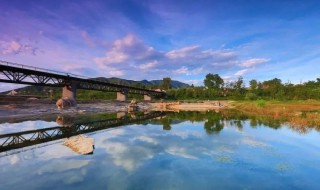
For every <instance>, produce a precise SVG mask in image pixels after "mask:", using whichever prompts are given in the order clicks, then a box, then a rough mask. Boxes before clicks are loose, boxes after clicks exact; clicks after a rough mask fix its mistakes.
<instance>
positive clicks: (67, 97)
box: [56, 82, 77, 108]
mask: <svg viewBox="0 0 320 190" xmlns="http://www.w3.org/2000/svg"><path fill="white" fill-rule="evenodd" d="M76 95H77V82H69V83H68V84H66V85H65V86H64V87H63V88H62V98H61V99H59V100H58V101H57V103H56V105H57V106H58V108H64V107H73V106H77V101H76Z"/></svg>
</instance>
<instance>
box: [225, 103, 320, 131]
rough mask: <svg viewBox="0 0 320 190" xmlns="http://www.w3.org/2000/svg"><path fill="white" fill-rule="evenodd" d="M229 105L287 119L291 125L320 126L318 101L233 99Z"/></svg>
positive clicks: (252, 112)
mask: <svg viewBox="0 0 320 190" xmlns="http://www.w3.org/2000/svg"><path fill="white" fill-rule="evenodd" d="M230 107H232V108H234V109H237V110H239V111H241V112H243V113H246V114H248V115H253V116H257V117H267V118H273V119H278V120H284V121H287V122H288V124H290V125H291V126H293V127H296V128H300V129H301V130H304V129H303V128H305V127H320V101H316V100H306V101H286V102H285V101H283V102H282V101H263V100H258V101H234V102H231V103H230Z"/></svg>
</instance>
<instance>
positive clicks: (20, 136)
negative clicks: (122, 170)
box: [0, 112, 165, 152]
mask: <svg viewBox="0 0 320 190" xmlns="http://www.w3.org/2000/svg"><path fill="white" fill-rule="evenodd" d="M164 115H165V113H164V112H150V113H147V114H143V115H141V114H137V115H133V117H126V116H124V117H121V118H118V119H105V120H97V121H87V122H79V123H77V122H76V123H72V122H70V121H68V122H66V123H65V122H63V121H62V119H63V118H61V117H58V118H57V122H58V123H59V124H62V126H57V127H49V128H44V129H37V130H29V131H23V132H16V133H9V134H1V135H0V152H5V151H9V150H13V149H18V148H23V147H28V146H32V145H37V144H41V143H46V142H50V141H55V140H59V139H63V138H68V137H72V136H75V135H79V134H84V133H91V132H95V131H100V130H104V129H108V128H115V127H118V126H123V125H127V124H132V123H136V122H141V121H145V120H148V119H153V118H156V117H162V116H164Z"/></svg>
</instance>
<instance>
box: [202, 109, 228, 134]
mask: <svg viewBox="0 0 320 190" xmlns="http://www.w3.org/2000/svg"><path fill="white" fill-rule="evenodd" d="M221 119H222V118H221V116H220V114H218V113H214V112H212V114H211V117H208V121H206V122H205V123H204V129H205V130H206V132H207V133H208V134H218V133H219V132H220V131H221V130H222V129H223V127H224V126H223V123H222V120H221Z"/></svg>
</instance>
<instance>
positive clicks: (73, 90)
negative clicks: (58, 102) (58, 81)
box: [62, 82, 77, 99]
mask: <svg viewBox="0 0 320 190" xmlns="http://www.w3.org/2000/svg"><path fill="white" fill-rule="evenodd" d="M76 97H77V83H76V82H71V83H70V84H68V85H66V86H64V87H63V88H62V98H70V99H76Z"/></svg>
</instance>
